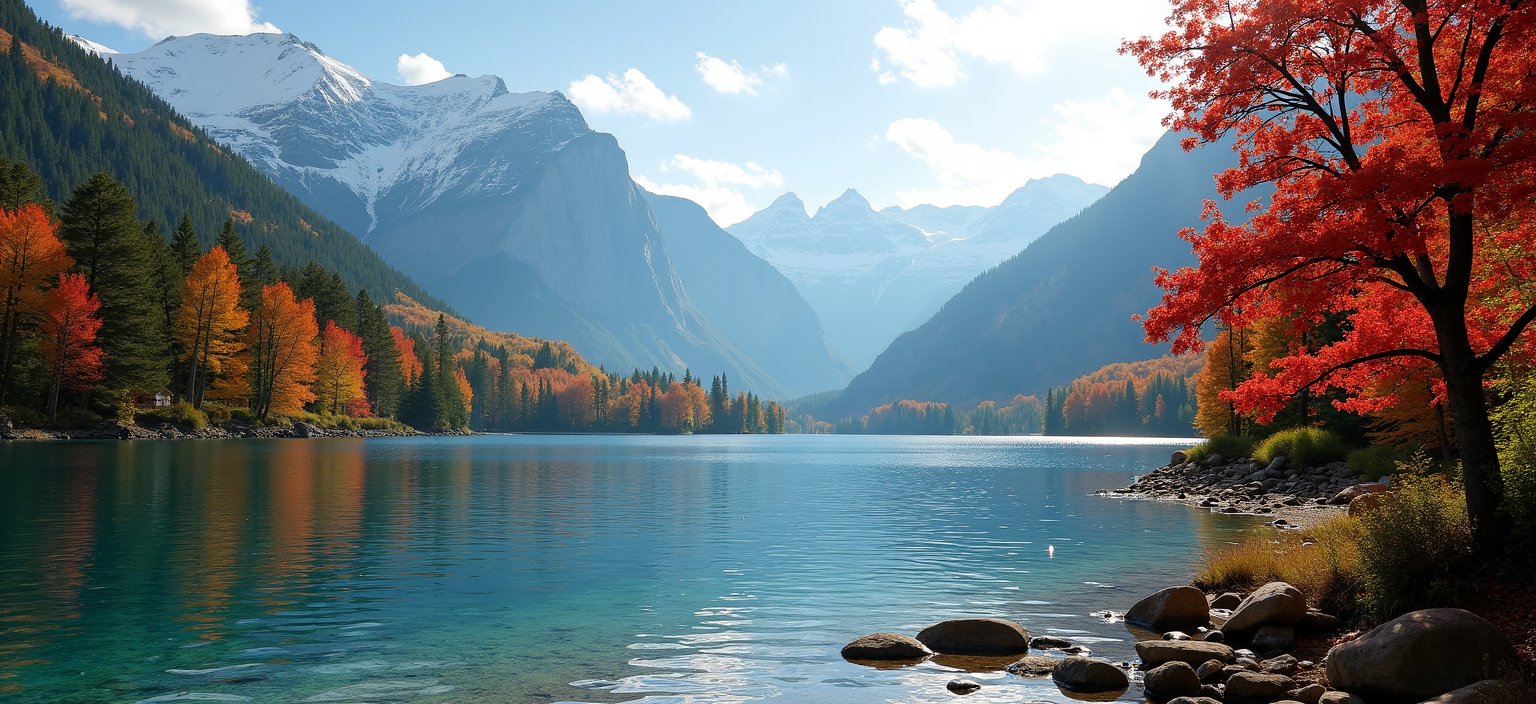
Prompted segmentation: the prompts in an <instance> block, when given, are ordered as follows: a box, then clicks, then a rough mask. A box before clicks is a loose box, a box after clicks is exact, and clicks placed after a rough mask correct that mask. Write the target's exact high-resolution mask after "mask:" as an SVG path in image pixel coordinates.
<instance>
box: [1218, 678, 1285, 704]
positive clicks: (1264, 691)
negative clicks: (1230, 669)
mask: <svg viewBox="0 0 1536 704" xmlns="http://www.w3.org/2000/svg"><path fill="white" fill-rule="evenodd" d="M1295 688H1296V682H1295V681H1294V680H1292V679H1291V678H1289V677H1286V676H1285V675H1271V674H1267V673H1263V672H1239V673H1237V674H1235V675H1232V676H1231V677H1229V678H1227V699H1228V700H1229V701H1234V702H1248V703H1250V704H1269V702H1272V701H1275V700H1277V699H1279V698H1280V697H1281V696H1282V695H1284V694H1285V693H1286V692H1289V691H1291V690H1293V689H1295Z"/></svg>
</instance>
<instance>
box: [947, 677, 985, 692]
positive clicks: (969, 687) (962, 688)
mask: <svg viewBox="0 0 1536 704" xmlns="http://www.w3.org/2000/svg"><path fill="white" fill-rule="evenodd" d="M944 688H945V689H947V690H949V691H951V692H954V693H955V694H960V695H965V694H970V693H971V692H974V691H976V690H978V689H981V685H979V684H977V683H975V682H972V681H971V680H950V681H949V684H946V685H944Z"/></svg>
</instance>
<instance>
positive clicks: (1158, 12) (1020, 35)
mask: <svg viewBox="0 0 1536 704" xmlns="http://www.w3.org/2000/svg"><path fill="white" fill-rule="evenodd" d="M1090 10H1091V12H1092V13H1093V18H1092V20H1091V21H1085V20H1084V18H1083V15H1084V13H1085V12H1088V11H1090ZM1167 13H1168V8H1167V5H1166V4H1164V3H1158V2H1147V0H1098V1H1097V2H1095V3H1093V4H1092V7H1085V6H1084V5H1083V4H1080V3H1068V2H1060V1H1059V0H997V1H996V2H993V3H992V4H985V5H982V6H980V7H978V8H976V9H974V10H972V11H971V12H969V13H967V14H964V15H951V14H949V13H948V12H945V11H944V10H941V9H939V6H938V4H937V3H936V2H935V1H934V0H903V2H902V14H903V15H905V22H904V24H903V25H902V26H899V27H883V28H881V29H880V31H879V32H877V33H876V34H875V49H876V58H875V61H874V64H873V66H872V69H873V70H874V72H875V74H876V77H877V79H878V80H879V81H880V82H881V83H895V82H896V81H897V80H899V79H902V78H905V79H907V80H909V81H911V82H912V83H913V84H914V85H917V86H920V87H923V88H934V87H939V86H948V85H953V84H954V83H955V82H957V81H959V80H960V79H961V78H963V77H964V76H965V66H964V64H965V61H966V60H967V59H978V60H981V61H985V62H988V63H993V64H1002V65H1006V66H1008V67H1010V68H1012V69H1013V70H1014V72H1016V73H1018V74H1020V75H1025V76H1028V75H1035V74H1039V73H1043V72H1045V71H1046V70H1048V69H1050V68H1052V65H1053V63H1055V64H1061V63H1067V61H1068V59H1066V55H1068V54H1088V55H1107V54H1112V53H1113V51H1114V49H1115V48H1116V47H1118V46H1119V43H1120V41H1121V40H1123V39H1126V38H1129V37H1133V36H1141V35H1143V34H1150V33H1155V32H1157V31H1159V30H1160V29H1161V28H1162V27H1163V18H1164V16H1165V15H1166V14H1167Z"/></svg>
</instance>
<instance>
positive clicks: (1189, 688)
mask: <svg viewBox="0 0 1536 704" xmlns="http://www.w3.org/2000/svg"><path fill="white" fill-rule="evenodd" d="M1143 682H1144V683H1145V685H1146V689H1147V694H1150V695H1152V696H1154V697H1157V698H1158V699H1172V698H1174V697H1188V696H1194V695H1196V694H1199V693H1200V676H1199V675H1196V674H1195V668H1193V667H1190V666H1189V664H1188V663H1183V662H1178V661H1174V662H1169V663H1163V664H1161V665H1158V666H1157V667H1154V668H1152V669H1150V670H1147V674H1146V675H1145V678H1144V680H1143Z"/></svg>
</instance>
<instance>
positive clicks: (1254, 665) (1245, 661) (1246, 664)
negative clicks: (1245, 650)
mask: <svg viewBox="0 0 1536 704" xmlns="http://www.w3.org/2000/svg"><path fill="white" fill-rule="evenodd" d="M1236 664H1237V666H1238V667H1241V668H1243V669H1244V670H1247V671H1249V672H1263V671H1264V668H1261V667H1259V661H1258V660H1254V659H1253V658H1238V659H1237V663H1236Z"/></svg>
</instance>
